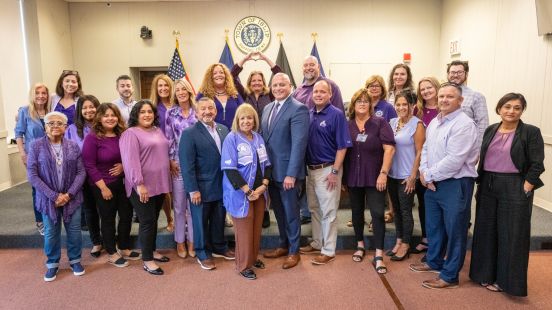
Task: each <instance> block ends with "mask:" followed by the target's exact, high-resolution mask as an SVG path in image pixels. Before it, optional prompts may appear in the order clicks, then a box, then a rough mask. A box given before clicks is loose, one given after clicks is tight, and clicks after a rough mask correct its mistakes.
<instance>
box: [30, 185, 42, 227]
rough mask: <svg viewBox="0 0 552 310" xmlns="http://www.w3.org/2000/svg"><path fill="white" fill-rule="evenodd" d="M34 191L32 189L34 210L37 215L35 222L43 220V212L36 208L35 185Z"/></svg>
mask: <svg viewBox="0 0 552 310" xmlns="http://www.w3.org/2000/svg"><path fill="white" fill-rule="evenodd" d="M32 189H33V191H32V193H33V194H32V195H33V211H34V215H35V222H37V223H41V222H42V213H40V212H38V210H37V209H36V203H35V201H36V189H35V188H34V187H32Z"/></svg>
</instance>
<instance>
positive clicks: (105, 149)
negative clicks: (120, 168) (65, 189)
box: [82, 132, 123, 186]
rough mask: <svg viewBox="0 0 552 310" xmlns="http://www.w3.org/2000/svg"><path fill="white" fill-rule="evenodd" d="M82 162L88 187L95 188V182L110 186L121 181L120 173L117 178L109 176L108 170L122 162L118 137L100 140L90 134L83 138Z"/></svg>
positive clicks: (121, 175)
mask: <svg viewBox="0 0 552 310" xmlns="http://www.w3.org/2000/svg"><path fill="white" fill-rule="evenodd" d="M82 161H83V163H84V169H86V174H87V175H88V183H90V185H94V186H96V185H95V184H96V182H98V181H100V180H103V181H104V182H105V184H110V183H113V182H115V181H117V180H119V179H121V178H122V177H123V174H122V173H121V174H120V175H118V176H111V175H110V174H109V169H111V168H113V166H114V165H115V164H120V163H121V162H122V161H121V152H120V150H119V137H103V138H100V137H98V136H96V134H94V133H93V132H91V133H90V134H89V135H87V136H86V138H84V143H83V146H82Z"/></svg>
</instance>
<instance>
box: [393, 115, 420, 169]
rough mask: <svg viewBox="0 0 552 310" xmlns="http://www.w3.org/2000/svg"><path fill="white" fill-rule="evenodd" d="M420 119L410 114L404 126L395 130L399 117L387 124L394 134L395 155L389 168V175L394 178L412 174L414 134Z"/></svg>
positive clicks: (414, 147)
mask: <svg viewBox="0 0 552 310" xmlns="http://www.w3.org/2000/svg"><path fill="white" fill-rule="evenodd" d="M420 122H421V121H420V119H419V118H417V117H416V116H412V117H411V118H410V120H409V121H408V122H407V123H406V124H404V126H403V127H402V128H401V129H400V130H398V131H397V129H398V125H399V118H398V117H397V118H394V119H392V120H391V121H390V122H389V124H390V125H391V129H392V130H393V133H394V134H395V155H394V156H393V163H392V164H391V169H390V170H389V176H390V177H392V178H394V179H401V180H403V179H406V178H408V177H409V176H410V175H411V174H412V167H413V166H414V161H415V160H416V142H415V141H414V135H415V134H416V131H417V130H418V123H420Z"/></svg>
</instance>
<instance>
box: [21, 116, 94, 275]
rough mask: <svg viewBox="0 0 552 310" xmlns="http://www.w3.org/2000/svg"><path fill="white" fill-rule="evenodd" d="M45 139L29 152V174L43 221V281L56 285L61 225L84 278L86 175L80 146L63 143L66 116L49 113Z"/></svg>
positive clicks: (75, 271) (72, 258) (74, 263)
mask: <svg viewBox="0 0 552 310" xmlns="http://www.w3.org/2000/svg"><path fill="white" fill-rule="evenodd" d="M44 123H45V124H46V136H45V137H43V138H40V139H36V140H35V141H34V142H33V143H32V145H31V148H30V150H29V155H28V162H27V174H28V176H29V181H30V183H31V185H32V186H33V187H34V188H36V209H37V210H38V211H39V212H40V213H42V217H43V221H44V253H45V254H46V256H47V258H48V260H47V261H46V268H48V270H47V271H46V274H45V275H44V281H47V282H49V281H53V280H55V279H56V274H57V272H58V268H59V260H60V258H61V223H62V222H63V225H64V226H65V232H66V233H67V256H68V257H69V265H70V266H71V269H72V270H73V274H74V275H76V276H81V275H83V274H84V268H83V267H82V265H81V263H80V261H81V244H82V235H81V226H80V220H81V213H80V212H81V210H80V206H81V204H82V184H83V183H84V180H85V178H86V172H85V171H84V166H83V164H82V160H81V155H80V149H79V146H78V145H77V144H76V143H75V142H73V141H70V140H68V139H64V138H63V135H64V133H65V128H67V116H65V115H64V114H63V113H60V112H50V113H48V114H46V116H44Z"/></svg>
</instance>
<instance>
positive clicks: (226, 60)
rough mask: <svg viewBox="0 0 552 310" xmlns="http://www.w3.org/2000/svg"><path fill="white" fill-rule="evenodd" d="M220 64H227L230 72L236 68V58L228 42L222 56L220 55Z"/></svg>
mask: <svg viewBox="0 0 552 310" xmlns="http://www.w3.org/2000/svg"><path fill="white" fill-rule="evenodd" d="M219 62H220V63H222V64H225V65H226V66H227V67H228V69H229V70H231V69H232V67H233V66H234V58H233V57H232V52H231V51H230V46H228V41H226V43H225V44H224V49H223V50H222V55H220V60H219Z"/></svg>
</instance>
